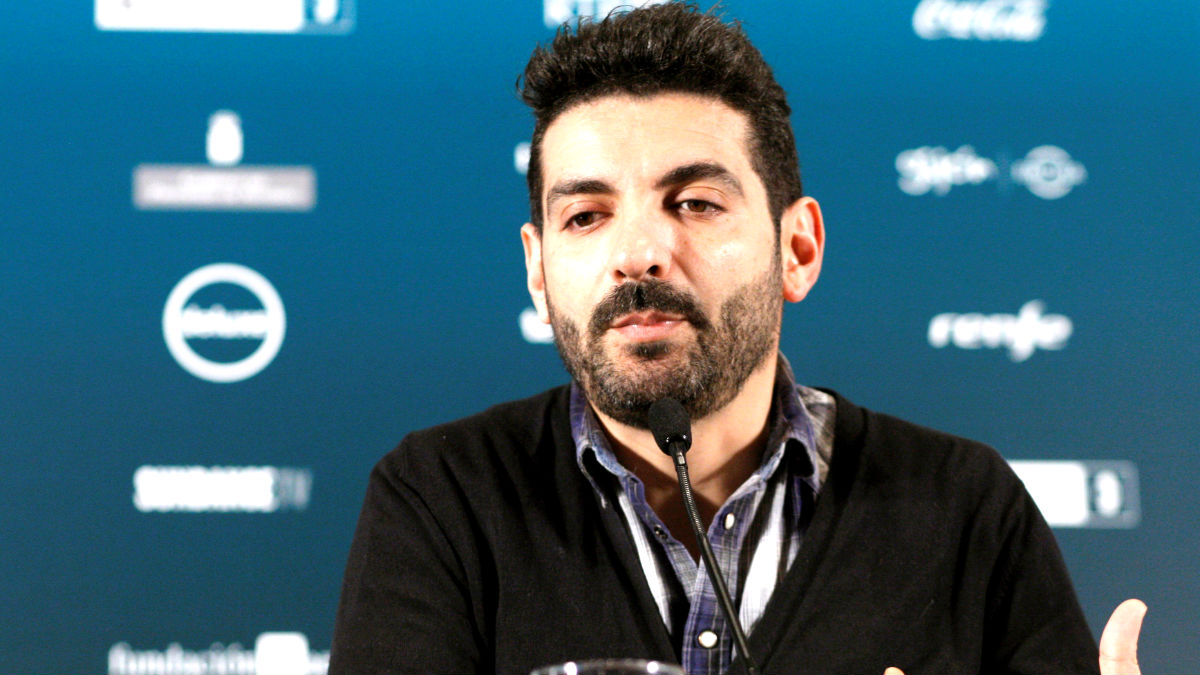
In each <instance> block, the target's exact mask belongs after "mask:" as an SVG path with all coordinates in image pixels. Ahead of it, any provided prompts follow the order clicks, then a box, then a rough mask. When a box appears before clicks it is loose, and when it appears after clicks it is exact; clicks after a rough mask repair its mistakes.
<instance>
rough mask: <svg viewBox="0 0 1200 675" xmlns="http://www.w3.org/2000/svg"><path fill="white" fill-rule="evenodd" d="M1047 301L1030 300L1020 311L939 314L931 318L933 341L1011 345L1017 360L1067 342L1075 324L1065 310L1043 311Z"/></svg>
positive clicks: (937, 343) (1010, 352) (986, 346)
mask: <svg viewBox="0 0 1200 675" xmlns="http://www.w3.org/2000/svg"><path fill="white" fill-rule="evenodd" d="M1045 310H1046V304H1045V303H1044V302H1042V301H1041V300H1030V301H1029V302H1027V303H1025V304H1024V305H1022V306H1021V309H1020V310H1019V311H1018V312H1017V313H1016V314H979V313H969V314H953V313H946V314H938V315H937V316H935V317H933V319H932V320H931V321H930V322H929V334H928V338H929V345H930V346H931V347H934V348H935V349H941V348H942V347H945V346H947V345H953V346H955V347H958V348H959V349H1007V350H1008V357H1009V358H1010V359H1012V360H1013V362H1015V363H1020V362H1022V361H1025V360H1026V359H1028V358H1029V357H1030V356H1032V355H1033V352H1034V351H1035V350H1038V349H1049V350H1058V349H1062V348H1064V347H1066V346H1067V340H1068V339H1070V337H1071V333H1072V331H1073V330H1074V326H1073V324H1072V323H1071V320H1070V319H1068V318H1067V317H1065V316H1063V315H1061V314H1043V312H1044V311H1045Z"/></svg>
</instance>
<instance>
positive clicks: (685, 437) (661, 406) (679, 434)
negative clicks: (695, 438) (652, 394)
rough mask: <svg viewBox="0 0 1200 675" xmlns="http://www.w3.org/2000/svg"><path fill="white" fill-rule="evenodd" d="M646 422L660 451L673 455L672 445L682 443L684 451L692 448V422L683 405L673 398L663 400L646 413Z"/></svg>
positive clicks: (653, 404)
mask: <svg viewBox="0 0 1200 675" xmlns="http://www.w3.org/2000/svg"><path fill="white" fill-rule="evenodd" d="M646 422H647V424H649V426H650V433H651V434H653V435H654V442H655V443H657V444H658V448H659V450H662V451H663V452H665V453H667V454H668V455H670V454H671V445H672V444H675V443H680V444H682V445H683V451H684V452H687V451H688V448H690V447H692V421H691V418H689V417H688V413H687V410H684V408H683V404H682V403H680V402H679V401H676V400H675V399H673V398H661V399H659V400H657V401H655V402H654V403H652V404H651V405H650V409H649V410H647V411H646Z"/></svg>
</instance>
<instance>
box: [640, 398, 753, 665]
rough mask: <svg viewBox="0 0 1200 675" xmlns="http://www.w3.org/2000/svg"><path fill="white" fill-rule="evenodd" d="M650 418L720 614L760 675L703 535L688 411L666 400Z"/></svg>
mask: <svg viewBox="0 0 1200 675" xmlns="http://www.w3.org/2000/svg"><path fill="white" fill-rule="evenodd" d="M647 418H648V420H649V422H650V429H651V433H653V434H654V440H655V442H656V443H657V444H658V447H659V449H661V450H662V451H663V452H665V453H667V454H668V455H670V456H671V457H672V458H673V459H674V460H675V473H676V475H677V476H678V477H679V492H680V495H682V497H683V508H684V510H685V511H687V515H688V523H690V524H691V526H692V533H693V534H695V535H696V542H697V543H698V544H699V545H700V557H701V558H702V559H703V560H704V566H705V567H706V568H707V569H708V579H709V581H710V582H712V585H713V588H714V589H715V590H716V591H717V602H718V603H719V604H720V607H721V613H722V614H724V615H725V620H726V621H728V622H729V625H730V627H731V628H732V629H733V639H734V643H735V644H736V645H737V648H738V652H740V653H741V655H742V658H743V659H745V661H746V671H747V672H748V673H749V675H758V668H757V666H755V665H754V659H753V658H751V656H750V647H749V645H747V644H746V633H745V632H743V631H742V624H741V622H740V621H738V617H737V610H736V609H735V608H734V606H733V600H732V598H730V596H729V589H728V588H727V587H726V585H725V577H724V575H722V574H721V568H719V567H717V559H716V556H714V555H713V550H712V545H710V544H709V543H708V536H707V535H706V534H705V533H704V525H703V523H701V522H700V511H699V509H697V508H696V498H695V496H694V495H693V494H692V481H691V479H690V478H689V477H688V466H687V459H686V458H685V457H684V453H686V452H687V451H688V449H689V448H691V447H692V437H691V422H690V420H689V419H688V414H687V411H685V410H684V409H683V405H682V404H681V403H679V402H678V401H676V400H675V399H672V398H665V399H661V400H659V401H656V402H655V403H654V404H653V405H651V406H650V411H649V412H648V414H647Z"/></svg>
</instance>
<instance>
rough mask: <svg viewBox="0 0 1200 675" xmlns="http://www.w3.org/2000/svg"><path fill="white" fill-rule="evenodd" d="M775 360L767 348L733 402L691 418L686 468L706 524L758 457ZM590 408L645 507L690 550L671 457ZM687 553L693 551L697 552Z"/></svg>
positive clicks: (641, 433) (639, 432)
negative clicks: (641, 491)
mask: <svg viewBox="0 0 1200 675" xmlns="http://www.w3.org/2000/svg"><path fill="white" fill-rule="evenodd" d="M777 359H778V354H777V353H776V352H772V353H771V354H770V356H768V357H767V358H766V359H764V360H763V362H762V363H761V364H759V367H758V368H756V369H755V370H754V372H752V373H751V374H750V377H749V378H747V379H746V382H745V383H743V385H742V388H741V390H740V391H739V392H738V394H737V396H735V397H734V399H733V400H732V401H730V402H729V403H727V404H726V405H725V406H724V407H722V408H721V409H720V410H717V411H716V412H713V413H712V414H710V415H708V416H706V417H704V418H702V419H697V420H693V421H692V448H691V450H690V451H688V453H687V459H688V472H689V474H690V476H691V481H692V490H693V492H694V493H695V496H696V505H697V506H698V507H699V509H700V517H701V520H702V521H703V522H704V526H705V528H707V527H708V524H709V522H711V520H712V518H713V516H714V515H715V514H716V512H717V510H718V509H720V507H721V505H722V504H724V503H725V502H726V501H727V500H728V499H729V496H730V495H732V494H733V492H734V490H736V489H737V488H738V487H739V486H741V484H742V483H744V482H745V481H746V479H747V478H749V477H750V475H751V474H752V473H754V471H755V469H757V468H758V465H759V464H760V463H761V461H762V451H763V447H764V445H765V443H766V436H767V431H768V430H767V417H768V415H769V413H770V410H771V397H772V394H773V393H774V386H775V367H776V361H777ZM593 410H594V409H593ZM595 412H596V417H597V418H598V419H599V420H600V423H601V425H602V426H603V427H604V431H605V432H606V434H607V436H608V439H609V441H610V442H611V443H612V446H613V452H614V453H615V454H616V455H617V458H618V459H620V460H621V463H622V464H623V465H624V466H625V467H626V468H627V469H629V470H630V471H632V472H633V473H634V475H636V476H637V477H638V478H640V479H641V480H642V482H643V483H644V484H645V486H646V499H647V502H648V503H649V505H650V507H651V508H653V509H654V511H655V512H656V513H657V514H658V516H659V518H661V519H662V520H663V522H664V523H665V524H666V525H667V526H668V528H670V529H671V532H672V534H674V535H675V537H676V539H678V540H680V541H681V542H684V544H685V545H687V546H688V549H689V550H691V549H693V547H694V546H695V544H694V542H693V543H692V544H690V545H688V542H690V541H691V540H692V537H691V535H690V534H689V533H688V532H687V529H688V528H687V525H686V520H685V519H684V516H683V507H682V505H681V503H680V499H679V483H678V481H677V478H676V474H675V466H674V462H673V460H672V459H671V458H670V457H668V456H667V455H665V454H664V453H663V452H662V451H661V450H659V448H658V445H657V444H655V442H654V437H653V436H652V435H651V434H650V432H649V431H647V430H645V429H636V428H634V427H631V426H628V425H626V424H622V423H620V422H617V421H616V420H614V419H613V418H611V417H609V416H607V415H605V414H603V413H601V412H599V411H595ZM672 521H675V522H672ZM680 524H681V525H682V529H680V527H679V525H680ZM692 552H693V555H695V553H696V552H695V551H692Z"/></svg>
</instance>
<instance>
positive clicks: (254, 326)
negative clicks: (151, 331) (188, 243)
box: [163, 263, 287, 382]
mask: <svg viewBox="0 0 1200 675" xmlns="http://www.w3.org/2000/svg"><path fill="white" fill-rule="evenodd" d="M213 284H233V285H235V286H240V287H242V288H244V289H245V290H247V291H249V292H250V293H251V294H252V295H254V297H256V298H258V301H259V302H260V303H262V309H260V310H232V311H231V310H227V309H225V307H223V306H221V305H213V306H211V307H209V308H207V309H204V308H201V307H199V306H197V305H195V304H188V300H190V299H191V298H192V296H193V295H195V294H196V292H197V291H199V290H201V289H203V288H206V287H208V286H212V285H213ZM286 324H287V319H286V317H285V316H284V312H283V301H282V300H280V299H279V294H278V293H276V292H275V287H274V286H272V285H271V282H269V281H267V280H266V278H265V277H263V275H261V274H259V273H258V272H255V271H254V270H252V269H250V268H249V267H244V266H242V265H235V264H233V263H215V264H212V265H205V266H204V267H201V268H199V269H197V270H195V271H193V272H192V273H190V274H188V275H187V276H185V277H184V278H183V279H180V281H179V283H178V284H176V285H175V288H174V289H172V290H171V294H170V295H168V296H167V304H166V306H165V307H163V338H164V339H165V340H166V342H167V350H168V351H169V352H171V356H173V357H174V358H175V361H176V362H178V363H179V365H180V366H182V367H183V369H184V370H186V371H188V372H189V373H191V374H192V375H195V376H196V377H198V378H200V379H202V380H208V381H209V382H240V381H241V380H245V379H248V378H251V377H254V376H255V375H257V374H258V373H259V372H261V371H262V369H263V368H266V367H267V366H268V365H270V363H271V361H273V360H274V359H275V355H276V354H278V353H279V348H280V347H281V346H283V334H284V332H285V330H286ZM188 338H220V339H227V340H233V339H261V340H262V342H261V343H260V344H259V345H258V348H257V349H255V350H254V351H253V352H252V353H251V354H250V355H249V356H247V357H245V358H243V359H241V360H238V361H231V362H221V361H213V360H211V359H208V358H206V357H204V356H201V355H200V354H198V353H196V351H195V350H194V349H192V346H191V345H189V344H188Z"/></svg>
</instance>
